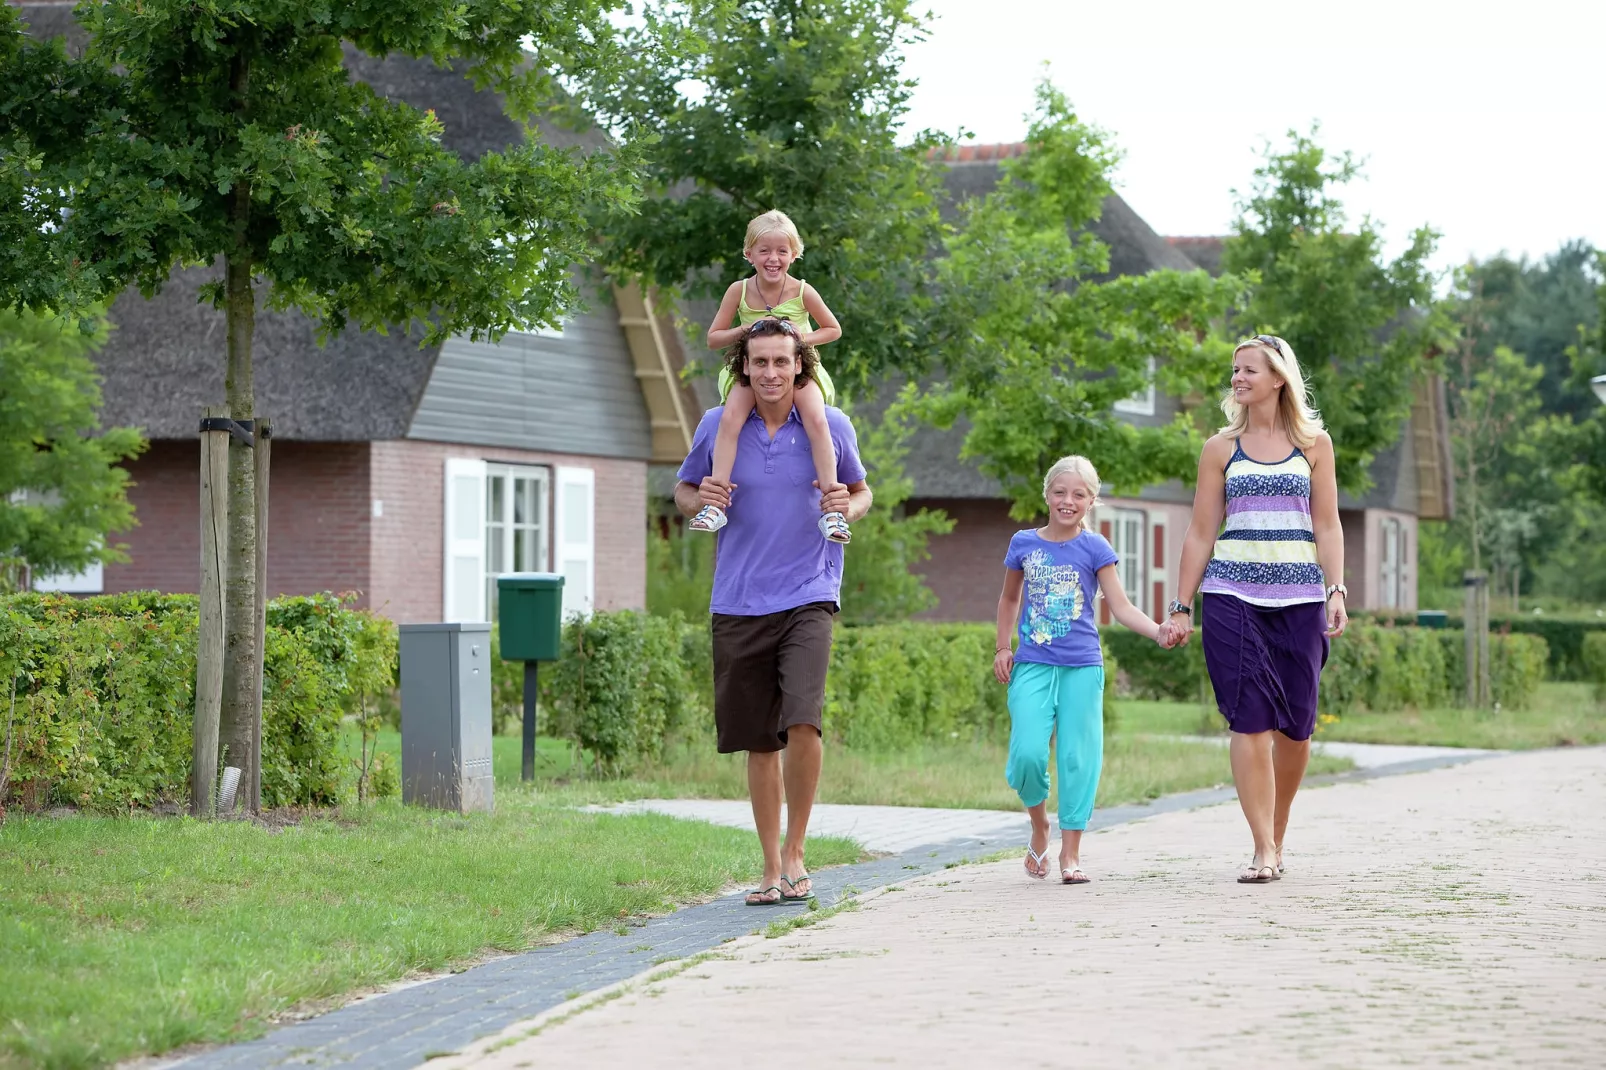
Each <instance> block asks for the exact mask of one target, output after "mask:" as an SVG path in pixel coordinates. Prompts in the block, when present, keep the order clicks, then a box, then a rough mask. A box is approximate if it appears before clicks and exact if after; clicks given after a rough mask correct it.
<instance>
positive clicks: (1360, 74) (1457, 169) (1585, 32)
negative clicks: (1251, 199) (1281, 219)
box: [905, 0, 1606, 266]
mask: <svg viewBox="0 0 1606 1070" xmlns="http://www.w3.org/2000/svg"><path fill="white" fill-rule="evenodd" d="M929 8H930V10H931V11H932V12H933V13H934V14H935V16H936V17H935V18H934V19H933V20H932V23H931V26H932V32H931V36H930V38H929V39H928V40H927V41H925V42H924V43H922V44H918V45H915V46H913V47H911V48H910V49H909V51H908V54H907V64H906V66H905V71H906V73H908V74H909V75H910V76H911V77H913V78H916V79H918V80H919V83H920V84H919V87H918V88H917V89H916V90H915V95H914V101H913V105H914V110H913V114H912V116H911V125H912V126H913V127H914V128H916V129H919V128H922V127H936V128H939V129H943V130H946V131H948V132H950V133H952V132H954V131H955V130H956V129H957V128H959V127H964V128H965V129H967V130H970V131H973V132H974V133H975V135H976V137H975V142H976V143H985V142H995V141H1018V140H1020V139H1021V138H1022V136H1023V135H1024V134H1025V132H1026V113H1027V112H1028V111H1029V110H1030V109H1031V106H1032V99H1033V98H1032V93H1033V88H1034V85H1035V83H1036V82H1037V80H1038V79H1039V77H1040V76H1041V74H1042V72H1043V70H1044V68H1043V64H1044V63H1045V62H1047V63H1048V64H1049V66H1048V68H1047V70H1048V73H1049V75H1050V76H1051V77H1052V79H1053V80H1054V82H1055V83H1056V84H1057V85H1058V86H1059V87H1060V88H1061V89H1063V90H1064V91H1065V92H1066V93H1067V94H1068V95H1069V96H1070V98H1071V100H1072V103H1073V104H1074V105H1075V106H1076V108H1077V110H1078V112H1079V114H1080V115H1081V116H1082V117H1083V118H1084V119H1086V120H1088V121H1090V122H1092V123H1094V124H1095V125H1098V126H1101V127H1104V128H1105V129H1107V130H1109V131H1111V132H1112V133H1113V134H1114V135H1115V139H1116V141H1117V143H1118V144H1119V145H1120V146H1121V148H1122V149H1123V150H1124V151H1125V153H1126V157H1125V159H1124V161H1123V162H1122V165H1121V168H1120V170H1119V172H1118V174H1117V183H1118V189H1119V192H1120V193H1121V194H1122V195H1123V196H1124V197H1125V198H1126V199H1127V200H1128V202H1130V203H1131V205H1132V207H1133V208H1134V209H1135V210H1136V211H1137V212H1138V214H1139V215H1141V216H1143V217H1144V218H1145V219H1147V220H1148V222H1149V224H1150V225H1151V226H1153V227H1154V228H1155V230H1157V231H1159V232H1160V233H1161V234H1167V235H1176V234H1222V233H1225V232H1226V230H1227V227H1228V224H1229V223H1230V222H1231V221H1232V219H1233V218H1234V215H1235V213H1234V211H1233V195H1232V190H1233V189H1234V188H1237V189H1240V190H1247V189H1248V186H1249V182H1250V179H1251V177H1252V172H1253V170H1254V167H1255V164H1256V161H1257V159H1258V156H1257V153H1258V149H1259V147H1260V146H1261V145H1262V144H1263V143H1264V142H1265V140H1266V139H1267V138H1271V139H1273V140H1274V141H1275V142H1277V143H1282V142H1283V141H1284V140H1285V139H1284V132H1285V131H1287V130H1288V129H1289V128H1290V127H1296V128H1299V129H1300V130H1308V129H1309V127H1310V123H1311V121H1312V120H1313V119H1314V120H1319V121H1320V122H1321V126H1322V129H1321V135H1320V140H1321V142H1322V144H1323V145H1324V146H1325V147H1328V148H1331V149H1349V150H1351V151H1353V152H1355V153H1356V154H1357V155H1358V156H1362V157H1365V158H1366V174H1365V177H1364V178H1363V179H1362V180H1361V181H1359V182H1356V183H1352V184H1351V185H1350V186H1349V187H1348V188H1347V192H1345V193H1344V194H1342V197H1343V200H1344V202H1345V206H1346V208H1347V209H1348V210H1349V211H1350V213H1351V216H1352V218H1358V217H1359V216H1360V215H1361V214H1362V213H1370V214H1371V215H1372V216H1373V218H1374V219H1376V220H1378V221H1379V222H1381V223H1382V224H1383V225H1384V234H1385V237H1386V238H1387V239H1389V244H1390V248H1391V250H1394V249H1398V248H1399V247H1400V246H1401V245H1403V243H1404V241H1405V238H1406V236H1407V235H1408V233H1409V232H1410V230H1411V229H1412V228H1414V227H1416V226H1419V225H1423V224H1427V225H1431V226H1433V227H1434V228H1435V229H1437V230H1439V231H1440V232H1442V234H1443V235H1444V237H1443V239H1442V241H1441V242H1440V246H1439V249H1440V252H1439V256H1438V257H1437V263H1438V264H1439V265H1440V266H1446V265H1449V264H1452V263H1459V262H1462V261H1464V260H1465V259H1466V258H1467V257H1468V256H1469V255H1471V256H1476V257H1479V258H1482V257H1487V256H1490V255H1493V254H1495V253H1498V252H1501V251H1502V250H1504V251H1506V252H1508V253H1511V254H1514V255H1520V254H1523V253H1526V254H1528V255H1530V256H1535V257H1537V256H1542V255H1543V254H1545V253H1547V252H1550V251H1551V250H1554V249H1555V248H1556V247H1557V246H1558V245H1559V244H1560V243H1561V242H1562V241H1563V240H1565V239H1568V238H1578V237H1581V238H1585V239H1588V240H1589V241H1591V242H1593V243H1594V244H1595V245H1596V246H1599V247H1606V3H1602V2H1601V0H1572V2H1565V0H1506V2H1503V3H1493V2H1489V0H1460V2H1457V3H1447V2H1441V0H1392V2H1379V0H1345V2H1342V3H1339V2H1332V0H1320V2H1307V0H1295V2H1289V0H1281V2H1275V3H1274V2H1267V0H1192V2H1181V0H1103V2H1088V0H929Z"/></svg>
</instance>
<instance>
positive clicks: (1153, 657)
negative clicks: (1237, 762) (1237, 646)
mask: <svg viewBox="0 0 1606 1070" xmlns="http://www.w3.org/2000/svg"><path fill="white" fill-rule="evenodd" d="M1603 638H1606V635H1603ZM1104 642H1105V645H1106V646H1107V647H1109V648H1110V649H1111V650H1112V651H1114V653H1115V655H1116V657H1117V658H1119V659H1120V663H1121V667H1122V668H1123V670H1124V680H1125V682H1126V685H1127V687H1128V688H1130V690H1131V693H1132V694H1133V695H1135V696H1137V697H1139V698H1159V699H1172V700H1175V701H1197V700H1203V701H1205V702H1210V701H1213V697H1212V692H1211V690H1210V680H1209V677H1208V676H1207V675H1206V673H1205V664H1204V652H1203V646H1202V644H1201V643H1200V641H1199V637H1198V636H1195V638H1194V639H1193V640H1192V641H1190V642H1189V643H1188V645H1187V646H1185V647H1181V648H1179V649H1177V650H1169V651H1167V650H1161V649H1160V648H1159V647H1157V646H1155V645H1154V643H1152V642H1150V641H1149V640H1147V639H1144V638H1143V637H1142V636H1140V635H1138V634H1136V633H1135V632H1130V631H1127V630H1126V629H1124V628H1111V629H1107V630H1106V632H1105V636H1104ZM1465 653H1466V652H1465V638H1464V635H1463V633H1462V632H1460V631H1455V630H1437V629H1430V628H1416V627H1394V626H1385V625H1379V624H1373V623H1369V622H1363V621H1355V622H1352V623H1351V624H1350V627H1349V629H1348V630H1347V631H1346V632H1345V633H1344V635H1343V636H1342V637H1341V638H1339V639H1338V640H1336V641H1335V642H1334V643H1333V645H1332V651H1331V653H1330V654H1329V656H1328V662H1327V669H1326V671H1325V672H1323V673H1322V686H1321V709H1322V712H1323V713H1331V714H1337V715H1339V716H1343V715H1344V714H1345V713H1348V712H1351V711H1353V710H1359V709H1370V710H1396V709H1403V708H1408V707H1416V708H1428V707H1435V706H1458V705H1461V704H1462V701H1463V699H1464V698H1465V693H1466V686H1465V679H1466V677H1465V672H1466V668H1465V667H1466V656H1465ZM1489 660H1490V678H1491V684H1492V689H1493V692H1494V701H1496V702H1498V703H1500V704H1501V705H1502V706H1503V707H1506V708H1510V709H1522V708H1524V707H1526V706H1527V705H1528V704H1529V703H1530V702H1531V701H1532V700H1533V697H1534V695H1535V694H1536V693H1537V692H1538V689H1539V684H1540V682H1541V681H1543V680H1544V679H1545V673H1546V665H1547V662H1548V651H1547V648H1546V644H1545V640H1544V639H1543V638H1541V637H1540V636H1537V635H1521V634H1511V635H1499V634H1496V635H1491V636H1490V637H1489Z"/></svg>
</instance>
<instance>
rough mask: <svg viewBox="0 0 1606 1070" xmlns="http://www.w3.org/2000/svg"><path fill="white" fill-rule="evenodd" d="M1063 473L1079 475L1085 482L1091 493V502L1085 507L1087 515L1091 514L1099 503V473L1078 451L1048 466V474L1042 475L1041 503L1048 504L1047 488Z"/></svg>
mask: <svg viewBox="0 0 1606 1070" xmlns="http://www.w3.org/2000/svg"><path fill="white" fill-rule="evenodd" d="M1063 475H1073V476H1080V477H1081V479H1082V482H1083V483H1086V484H1087V489H1088V493H1090V494H1092V495H1093V504H1092V505H1089V506H1088V507H1087V515H1088V516H1092V515H1093V510H1094V509H1095V508H1097V507H1098V504H1099V473H1098V470H1097V469H1095V468H1094V467H1093V462H1092V461H1090V460H1088V459H1087V458H1086V457H1083V456H1082V455H1081V454H1079V453H1073V454H1071V455H1070V456H1068V457H1061V458H1060V459H1059V460H1057V461H1055V462H1054V463H1053V464H1052V465H1050V466H1049V469H1048V474H1047V475H1045V476H1044V477H1043V504H1044V505H1047V504H1048V488H1049V487H1051V486H1053V485H1054V481H1055V480H1056V479H1058V478H1059V477H1060V476H1063Z"/></svg>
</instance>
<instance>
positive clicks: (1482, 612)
mask: <svg viewBox="0 0 1606 1070" xmlns="http://www.w3.org/2000/svg"><path fill="white" fill-rule="evenodd" d="M1493 705H1494V688H1493V687H1492V686H1490V680H1489V581H1488V577H1484V582H1483V583H1481V584H1479V585H1478V709H1480V710H1486V709H1488V708H1489V707H1491V706H1493Z"/></svg>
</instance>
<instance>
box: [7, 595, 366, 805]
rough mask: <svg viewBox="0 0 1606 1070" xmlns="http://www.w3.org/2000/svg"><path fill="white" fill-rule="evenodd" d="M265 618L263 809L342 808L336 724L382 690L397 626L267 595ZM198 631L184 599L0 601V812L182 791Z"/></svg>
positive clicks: (344, 784)
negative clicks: (4, 753)
mask: <svg viewBox="0 0 1606 1070" xmlns="http://www.w3.org/2000/svg"><path fill="white" fill-rule="evenodd" d="M267 621H268V631H267V636H266V642H265V646H264V680H263V698H262V722H263V723H262V735H263V740H262V747H263V755H262V802H263V805H264V806H285V805H292V804H294V805H326V804H330V803H335V802H338V801H340V800H341V799H342V798H344V797H345V796H346V795H347V794H348V790H349V780H350V771H351V770H350V767H349V765H348V763H347V762H346V761H345V760H344V758H343V757H342V756H341V754H340V748H339V738H340V720H341V717H342V715H343V714H344V713H345V712H346V711H347V710H349V709H351V708H352V707H353V706H355V704H356V703H357V701H358V700H359V698H360V697H361V696H363V695H365V694H366V695H378V694H380V693H382V692H384V691H386V690H387V689H388V688H389V687H390V686H391V681H392V679H393V678H394V675H395V665H396V629H395V626H394V625H393V624H391V623H390V622H389V621H386V620H384V619H383V618H380V617H376V616H374V615H372V614H370V613H366V612H362V611H357V610H353V609H351V608H349V605H348V602H347V601H346V600H343V599H341V598H337V597H335V596H333V595H327V594H325V595H318V596H314V597H306V598H280V599H275V600H273V601H272V602H270V603H269V604H268V613H267ZM196 629H197V613H196V599H195V597H194V596H193V595H164V594H157V593H154V592H140V593H135V594H124V595H101V596H96V597H93V598H83V599H75V598H69V597H65V596H60V595H37V594H26V595H13V596H8V597H5V598H0V704H3V705H0V723H3V724H6V725H7V726H8V727H7V728H6V731H5V733H4V740H5V743H4V744H3V745H0V746H7V747H9V751H8V753H9V764H8V765H7V766H6V767H5V769H6V771H7V772H8V773H9V777H8V782H7V785H6V787H5V789H4V790H0V807H3V806H4V805H5V804H6V803H7V802H8V801H12V800H17V801H20V802H21V803H22V805H23V806H24V807H26V808H42V807H46V806H50V805H61V804H65V805H71V806H82V807H88V808H92V809H101V810H114V809H127V808H130V807H135V806H150V805H154V804H156V803H161V802H177V801H181V800H183V799H185V798H187V796H188V793H189V789H188V782H189V769H190V749H191V743H190V739H191V722H192V720H193V715H194V688H195V633H196ZM0 761H4V758H0Z"/></svg>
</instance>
